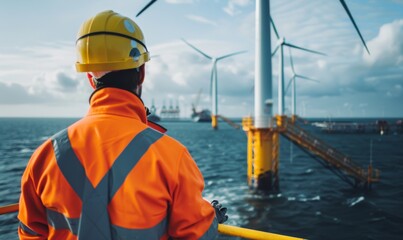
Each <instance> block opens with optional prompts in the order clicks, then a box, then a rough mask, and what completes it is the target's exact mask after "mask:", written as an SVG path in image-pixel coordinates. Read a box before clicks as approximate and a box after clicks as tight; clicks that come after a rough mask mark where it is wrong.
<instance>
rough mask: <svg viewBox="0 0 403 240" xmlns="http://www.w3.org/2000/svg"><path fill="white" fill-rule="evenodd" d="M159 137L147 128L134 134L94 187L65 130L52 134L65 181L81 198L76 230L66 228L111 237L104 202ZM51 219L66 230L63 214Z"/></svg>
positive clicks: (82, 235) (83, 234) (90, 235)
mask: <svg viewBox="0 0 403 240" xmlns="http://www.w3.org/2000/svg"><path fill="white" fill-rule="evenodd" d="M161 137H162V134H161V133H159V132H157V131H154V130H152V129H150V128H147V129H145V130H143V131H142V132H140V133H139V134H137V135H136V136H135V137H134V138H133V139H132V141H131V142H130V143H129V144H128V145H127V146H126V148H125V149H124V150H123V152H122V153H121V154H120V155H119V157H118V158H117V159H116V160H115V162H114V164H113V165H112V167H111V169H109V171H108V172H107V173H106V174H105V176H104V177H103V178H102V180H101V181H100V182H99V184H98V185H97V186H96V187H95V188H94V187H93V186H92V184H91V182H90V181H89V180H88V178H87V176H86V174H85V170H84V167H83V166H82V164H81V162H80V161H79V159H78V158H77V156H76V155H75V153H74V151H73V149H72V147H71V143H70V140H69V138H68V134H67V129H65V130H63V131H61V132H60V133H58V134H57V135H55V136H54V137H53V147H54V152H55V156H56V161H57V164H58V166H59V168H60V170H61V172H62V174H63V175H64V177H65V178H66V180H67V181H68V182H69V184H70V185H71V187H72V188H73V190H74V191H75V192H76V193H77V195H78V196H79V197H80V198H81V200H82V212H81V216H80V219H79V220H78V230H77V232H76V233H74V232H75V229H72V228H68V229H69V230H70V231H71V232H72V233H73V234H76V235H78V237H79V238H82V239H112V234H111V224H110V220H109V213H108V209H107V207H108V204H109V202H110V201H111V199H112V198H113V196H114V195H115V193H116V192H117V191H118V189H119V188H120V187H121V185H122V184H123V183H124V181H125V179H126V177H127V175H128V174H129V173H130V171H131V170H132V169H133V168H134V166H135V165H136V164H137V162H138V161H139V160H140V159H141V157H142V156H143V155H144V154H145V153H146V152H147V150H148V149H149V147H150V146H151V145H152V144H153V143H154V142H155V141H157V140H158V139H159V138H161ZM48 217H49V215H48ZM51 219H53V224H54V225H55V226H53V227H55V228H56V229H66V226H70V225H69V224H68V223H69V221H68V220H66V219H68V218H65V217H64V216H63V215H62V217H60V216H56V215H54V216H53V217H52V216H51ZM59 224H60V225H59ZM165 229H166V228H164V230H165ZM136 231H137V230H136ZM161 236H162V235H161Z"/></svg>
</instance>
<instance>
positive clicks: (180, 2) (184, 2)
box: [165, 0, 194, 4]
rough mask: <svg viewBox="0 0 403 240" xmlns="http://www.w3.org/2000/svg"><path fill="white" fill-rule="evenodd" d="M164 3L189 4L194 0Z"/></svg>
mask: <svg viewBox="0 0 403 240" xmlns="http://www.w3.org/2000/svg"><path fill="white" fill-rule="evenodd" d="M165 2H167V3H169V4H190V3H193V2H194V0H165Z"/></svg>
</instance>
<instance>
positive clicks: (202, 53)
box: [181, 38, 213, 60]
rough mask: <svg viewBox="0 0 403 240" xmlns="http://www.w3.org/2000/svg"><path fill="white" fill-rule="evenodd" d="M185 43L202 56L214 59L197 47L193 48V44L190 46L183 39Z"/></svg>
mask: <svg viewBox="0 0 403 240" xmlns="http://www.w3.org/2000/svg"><path fill="white" fill-rule="evenodd" d="M181 39H182V41H183V42H185V43H186V44H187V45H188V46H189V47H191V48H193V49H194V50H196V51H197V52H199V53H200V54H201V55H203V56H205V57H206V58H208V59H210V60H211V59H213V58H212V57H210V56H209V55H207V54H205V53H204V52H202V51H201V50H200V49H198V48H197V47H195V46H193V45H192V44H190V43H189V42H187V41H186V40H185V39H183V38H181Z"/></svg>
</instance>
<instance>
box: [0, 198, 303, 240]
mask: <svg viewBox="0 0 403 240" xmlns="http://www.w3.org/2000/svg"><path fill="white" fill-rule="evenodd" d="M18 206H19V204H18V203H14V204H10V205H6V206H0V215H2V214H6V213H12V212H18ZM218 232H219V233H221V234H225V235H229V236H236V237H242V238H248V239H273V240H294V239H295V240H296V239H302V238H294V237H288V236H284V235H279V234H274V233H268V232H262V231H257V230H252V229H247V228H241V227H235V226H230V225H224V224H218Z"/></svg>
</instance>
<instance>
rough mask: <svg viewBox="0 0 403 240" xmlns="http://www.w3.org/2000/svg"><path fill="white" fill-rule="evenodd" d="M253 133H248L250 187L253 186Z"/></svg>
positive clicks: (250, 131)
mask: <svg viewBox="0 0 403 240" xmlns="http://www.w3.org/2000/svg"><path fill="white" fill-rule="evenodd" d="M253 135H254V134H253V131H252V130H249V131H248V150H247V151H248V152H247V161H248V168H247V172H248V185H249V186H251V185H252V178H253Z"/></svg>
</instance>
